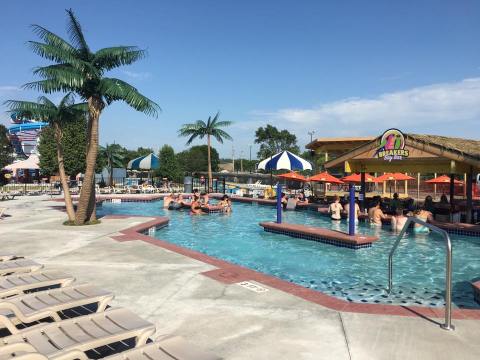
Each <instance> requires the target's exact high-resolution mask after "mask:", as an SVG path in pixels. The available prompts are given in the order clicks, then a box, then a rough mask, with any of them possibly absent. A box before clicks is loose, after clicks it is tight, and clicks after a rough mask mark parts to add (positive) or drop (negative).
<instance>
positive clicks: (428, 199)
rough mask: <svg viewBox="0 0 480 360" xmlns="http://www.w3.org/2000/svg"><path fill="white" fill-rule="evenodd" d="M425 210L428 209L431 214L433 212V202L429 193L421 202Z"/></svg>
mask: <svg viewBox="0 0 480 360" xmlns="http://www.w3.org/2000/svg"><path fill="white" fill-rule="evenodd" d="M423 207H424V208H425V210H427V211H430V212H431V213H432V214H433V213H434V212H435V204H434V203H433V198H432V197H431V196H430V195H427V196H426V197H425V202H424V203H423Z"/></svg>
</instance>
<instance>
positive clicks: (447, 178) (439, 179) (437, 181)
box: [425, 175, 463, 185]
mask: <svg viewBox="0 0 480 360" xmlns="http://www.w3.org/2000/svg"><path fill="white" fill-rule="evenodd" d="M425 182H426V183H427V184H450V176H447V175H442V176H438V177H436V178H434V179H430V180H427V181H425ZM453 183H454V184H456V185H460V184H463V181H460V180H457V179H454V180H453Z"/></svg>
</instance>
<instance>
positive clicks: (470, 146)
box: [405, 134, 480, 160]
mask: <svg viewBox="0 0 480 360" xmlns="http://www.w3.org/2000/svg"><path fill="white" fill-rule="evenodd" d="M405 135H406V136H407V137H410V138H413V139H414V140H417V141H419V142H422V143H424V144H426V145H430V146H433V147H438V148H443V149H445V150H448V151H453V152H457V153H460V154H461V155H464V156H465V155H466V156H469V157H472V158H475V159H478V160H480V140H471V139H462V138H455V137H448V136H440V135H422V134H405Z"/></svg>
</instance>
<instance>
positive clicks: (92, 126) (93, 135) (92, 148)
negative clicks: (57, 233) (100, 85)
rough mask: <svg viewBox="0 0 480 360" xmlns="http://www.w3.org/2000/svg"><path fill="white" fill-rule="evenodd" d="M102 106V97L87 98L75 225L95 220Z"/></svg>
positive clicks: (103, 105)
mask: <svg viewBox="0 0 480 360" xmlns="http://www.w3.org/2000/svg"><path fill="white" fill-rule="evenodd" d="M104 107H105V104H104V103H103V101H102V99H100V98H94V97H91V98H89V99H88V112H89V116H88V129H87V131H88V133H87V155H86V166H85V176H84V179H83V184H82V192H81V194H80V199H79V200H78V207H77V213H76V215H75V223H76V224H77V225H83V224H85V222H86V221H87V220H90V221H92V220H96V214H95V205H96V204H95V165H96V162H97V154H98V122H99V119H100V114H101V112H102V110H103V108H104Z"/></svg>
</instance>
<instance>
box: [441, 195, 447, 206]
mask: <svg viewBox="0 0 480 360" xmlns="http://www.w3.org/2000/svg"><path fill="white" fill-rule="evenodd" d="M440 204H442V205H448V204H449V201H448V198H447V195H445V194H442V196H441V197H440Z"/></svg>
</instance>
